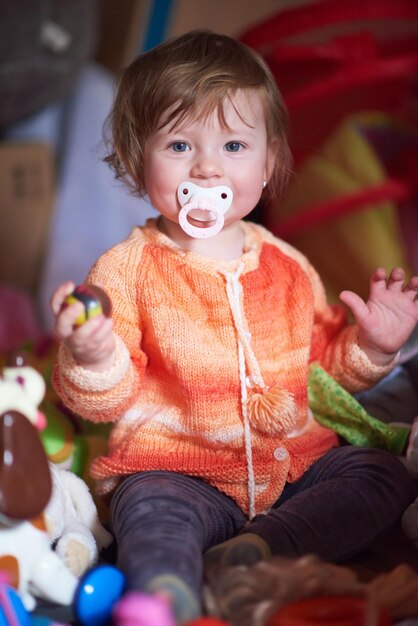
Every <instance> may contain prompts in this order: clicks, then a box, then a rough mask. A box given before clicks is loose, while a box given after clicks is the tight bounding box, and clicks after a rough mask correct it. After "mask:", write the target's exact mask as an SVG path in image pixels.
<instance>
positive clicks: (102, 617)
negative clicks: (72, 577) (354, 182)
mask: <svg viewBox="0 0 418 626" xmlns="http://www.w3.org/2000/svg"><path fill="white" fill-rule="evenodd" d="M125 583H126V580H125V576H124V575H123V574H122V572H121V571H120V570H118V569H117V568H116V567H113V566H112V565H98V566H97V567H93V568H92V569H90V570H89V571H88V572H86V574H84V576H83V577H82V578H81V580H80V584H79V586H78V588H77V591H76V594H75V598H74V611H75V614H76V617H77V619H78V621H79V622H80V623H81V624H83V626H104V625H105V624H107V623H108V622H109V621H110V618H111V614H112V609H113V607H114V605H115V604H116V602H117V601H118V600H119V599H120V598H121V596H122V594H123V592H124V589H125ZM0 626H2V625H1V624H0Z"/></svg>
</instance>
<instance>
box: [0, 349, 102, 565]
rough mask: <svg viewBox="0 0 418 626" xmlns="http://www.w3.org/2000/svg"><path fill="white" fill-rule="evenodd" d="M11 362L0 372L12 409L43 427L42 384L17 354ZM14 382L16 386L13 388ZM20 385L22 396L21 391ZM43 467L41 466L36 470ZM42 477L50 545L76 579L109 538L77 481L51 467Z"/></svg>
mask: <svg viewBox="0 0 418 626" xmlns="http://www.w3.org/2000/svg"><path fill="white" fill-rule="evenodd" d="M15 360H17V362H16V364H15V365H13V366H11V367H6V368H4V370H3V376H4V378H5V379H6V380H7V381H9V382H11V383H12V384H13V385H14V387H15V389H14V390H13V392H14V395H13V399H14V402H15V404H14V405H13V406H16V407H20V409H21V410H22V411H23V410H24V411H26V412H25V414H27V415H30V416H31V419H36V420H37V422H38V423H41V424H42V425H44V424H45V423H46V420H45V417H44V416H43V415H41V414H40V413H39V411H38V412H37V411H36V410H35V407H36V406H37V404H39V403H40V402H41V401H42V398H43V392H44V390H45V382H44V380H43V378H42V377H41V376H40V375H39V373H38V372H37V371H36V370H34V369H33V368H32V367H29V366H27V365H25V363H24V357H23V356H22V355H21V354H17V355H16V356H15ZM16 382H17V383H19V384H18V385H17V386H16ZM22 385H23V386H24V392H25V393H24V392H23V391H22ZM3 391H4V393H3V394H2V395H0V409H1V406H2V405H1V402H4V403H6V404H7V402H8V400H7V398H11V397H12V394H11V390H10V388H8V391H7V393H6V390H5V389H4V387H3ZM28 395H29V398H28ZM15 398H16V399H15ZM17 400H18V402H17V404H16V401H17ZM24 402H26V405H25V404H24ZM40 415H41V417H40ZM35 416H36V417H35ZM37 438H38V436H37ZM42 456H44V455H42ZM43 466H44V465H42V463H41V464H40V467H43ZM44 474H45V476H44V479H43V480H42V481H39V482H42V486H43V487H44V488H48V493H50V497H49V500H48V499H45V498H44V501H43V514H44V520H45V524H46V529H47V531H48V534H49V536H50V543H51V544H54V548H55V551H56V552H57V554H58V555H59V556H60V557H61V559H62V560H63V561H64V563H65V564H66V565H67V567H68V569H69V570H70V571H71V572H72V573H73V574H74V575H75V576H78V577H79V576H81V575H82V574H83V573H84V572H85V571H86V570H87V569H88V568H89V567H91V566H92V565H94V564H95V563H96V562H97V559H98V554H99V551H100V549H101V548H105V547H107V546H108V545H109V544H110V543H111V541H112V536H111V535H110V533H108V532H107V531H106V530H105V528H104V527H103V526H102V525H101V523H100V521H99V518H98V514H97V508H96V505H95V504H94V501H93V498H92V496H91V493H90V491H89V489H88V487H87V485H86V483H85V482H84V481H83V480H82V479H81V478H79V477H78V476H76V475H75V474H74V473H73V472H70V471H66V470H65V469H62V468H60V467H57V466H55V465H54V464H52V463H49V467H48V468H45V470H44ZM47 474H49V475H47ZM51 481H52V490H51ZM29 488H30V489H29ZM28 489H29V490H30V492H31V493H32V494H34V496H36V494H37V492H38V491H39V489H33V488H31V485H30V484H29V487H28ZM17 501H18V502H19V501H20V499H19V498H18V499H17Z"/></svg>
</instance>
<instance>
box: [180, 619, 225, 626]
mask: <svg viewBox="0 0 418 626" xmlns="http://www.w3.org/2000/svg"><path fill="white" fill-rule="evenodd" d="M228 624H229V622H224V621H223V620H221V619H218V618H217V617H198V618H197V619H194V620H193V621H191V622H187V624H186V626H228Z"/></svg>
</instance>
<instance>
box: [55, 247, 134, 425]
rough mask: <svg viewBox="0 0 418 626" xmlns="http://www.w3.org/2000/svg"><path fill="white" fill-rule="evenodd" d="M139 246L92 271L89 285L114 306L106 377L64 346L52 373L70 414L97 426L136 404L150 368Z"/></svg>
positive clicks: (117, 251)
mask: <svg viewBox="0 0 418 626" xmlns="http://www.w3.org/2000/svg"><path fill="white" fill-rule="evenodd" d="M140 262H141V258H140V246H130V245H129V239H128V240H127V242H124V243H122V244H119V246H116V247H115V248H113V249H111V250H109V251H108V252H107V253H105V254H104V255H103V256H102V257H101V258H100V259H99V260H98V261H97V262H96V264H95V265H94V266H93V268H92V269H91V271H90V273H89V275H88V277H87V279H86V282H88V283H91V284H95V285H97V286H100V287H102V288H103V289H104V290H105V291H106V293H107V294H108V295H109V297H110V299H111V302H112V320H113V329H114V333H115V339H116V351H115V359H114V363H113V365H112V367H111V368H110V369H108V370H107V371H105V372H91V371H90V370H87V369H85V368H83V367H81V366H80V365H78V364H77V363H76V362H75V361H74V359H73V357H72V355H71V354H70V352H69V351H68V349H67V348H66V347H65V345H64V344H62V345H61V346H60V348H59V351H58V358H57V362H56V364H55V367H54V371H53V379H52V380H53V385H54V387H55V389H56V391H57V393H58V394H59V396H60V397H61V399H62V400H63V402H64V403H65V404H66V406H68V408H70V409H71V410H72V411H74V412H75V413H77V414H78V415H81V416H82V417H84V418H86V419H89V420H91V421H93V422H109V421H112V422H114V421H117V420H118V419H119V418H120V417H121V416H122V414H123V413H124V412H125V411H126V410H127V409H128V408H130V407H131V406H132V405H133V404H134V402H135V401H136V399H137V397H138V394H139V388H140V380H141V378H142V376H143V373H144V370H145V367H146V356H145V354H144V353H143V352H142V350H141V348H140V345H141V322H140V319H139V315H138V311H137V305H136V289H137V281H136V276H137V271H138V268H139V267H140Z"/></svg>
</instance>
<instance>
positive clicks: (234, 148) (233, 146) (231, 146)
mask: <svg viewBox="0 0 418 626" xmlns="http://www.w3.org/2000/svg"><path fill="white" fill-rule="evenodd" d="M241 148H242V143H240V142H239V141H228V143H227V144H225V150H226V151H227V152H239V151H240V150H241Z"/></svg>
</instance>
